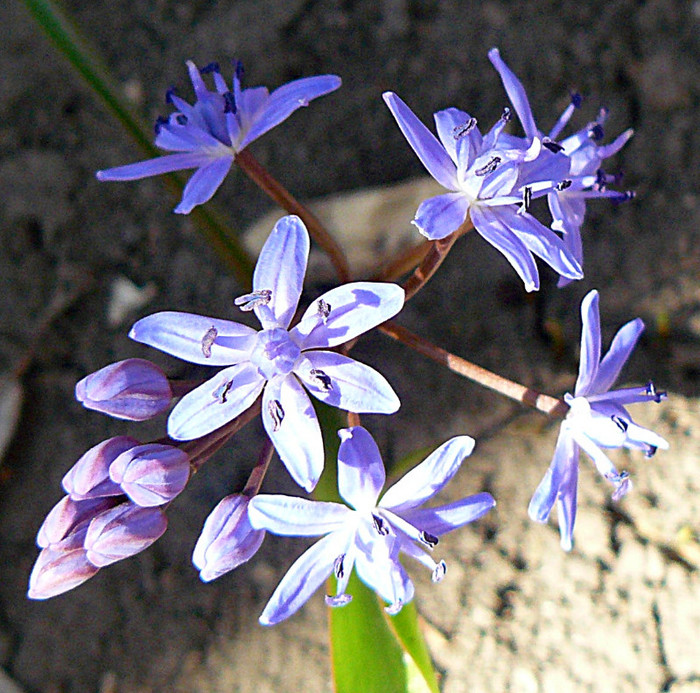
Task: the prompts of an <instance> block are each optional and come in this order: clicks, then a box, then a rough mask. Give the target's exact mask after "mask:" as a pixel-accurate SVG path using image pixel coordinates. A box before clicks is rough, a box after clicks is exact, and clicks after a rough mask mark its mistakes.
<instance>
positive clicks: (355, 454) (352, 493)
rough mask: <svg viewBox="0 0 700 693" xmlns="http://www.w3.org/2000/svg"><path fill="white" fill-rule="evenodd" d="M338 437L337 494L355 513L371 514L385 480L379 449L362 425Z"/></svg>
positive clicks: (344, 431)
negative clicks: (367, 512) (366, 512)
mask: <svg viewBox="0 0 700 693" xmlns="http://www.w3.org/2000/svg"><path fill="white" fill-rule="evenodd" d="M338 435H339V436H340V448H339V450H338V492H339V493H340V496H341V498H342V499H343V500H344V501H345V502H346V503H348V504H349V505H351V506H352V507H353V508H355V509H356V510H370V511H371V509H372V508H374V507H375V506H376V504H377V498H378V497H379V493H380V492H381V490H382V489H383V488H384V482H385V481H386V473H385V471H384V463H383V462H382V457H381V454H380V453H379V448H378V447H377V444H376V443H375V442H374V438H372V436H371V435H370V434H369V433H368V432H367V431H366V430H365V429H364V428H362V427H361V426H353V427H352V428H343V429H341V430H340V431H338Z"/></svg>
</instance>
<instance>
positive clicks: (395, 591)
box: [355, 541, 414, 613]
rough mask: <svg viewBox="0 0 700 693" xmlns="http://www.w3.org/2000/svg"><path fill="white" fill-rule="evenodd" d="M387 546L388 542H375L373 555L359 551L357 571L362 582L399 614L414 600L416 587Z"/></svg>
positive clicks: (372, 546) (356, 563) (356, 564)
mask: <svg viewBox="0 0 700 693" xmlns="http://www.w3.org/2000/svg"><path fill="white" fill-rule="evenodd" d="M387 545H388V542H386V541H375V542H374V543H373V544H372V545H371V553H367V552H365V551H358V553H357V556H356V558H355V569H356V570H357V575H358V577H359V578H360V580H362V582H364V583H365V584H366V585H367V586H368V587H371V588H372V589H373V590H374V591H375V592H377V593H378V594H379V596H380V597H381V598H382V599H384V601H386V602H388V603H389V607H390V609H391V612H392V613H398V612H399V611H400V610H401V607H402V606H403V605H404V604H407V603H408V602H410V601H411V599H413V594H414V587H413V583H412V582H411V580H410V578H409V577H408V574H407V573H406V571H405V570H404V568H403V566H402V565H401V563H399V560H398V558H397V557H395V556H393V555H392V553H391V551H390V550H388V548H387Z"/></svg>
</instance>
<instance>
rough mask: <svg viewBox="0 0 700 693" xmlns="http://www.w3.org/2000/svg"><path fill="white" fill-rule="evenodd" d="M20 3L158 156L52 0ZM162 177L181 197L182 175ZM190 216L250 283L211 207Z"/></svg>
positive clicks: (248, 266)
mask: <svg viewBox="0 0 700 693" xmlns="http://www.w3.org/2000/svg"><path fill="white" fill-rule="evenodd" d="M23 2H24V4H25V6H26V7H27V9H28V10H29V12H30V13H31V15H32V16H33V17H34V19H35V20H36V22H37V24H38V25H39V26H40V27H41V28H42V29H43V31H44V32H45V34H46V35H47V36H48V38H49V39H50V40H51V41H52V42H53V44H54V45H55V46H56V48H58V50H59V51H61V53H63V55H64V56H65V57H66V58H67V59H68V61H69V62H70V63H71V65H72V66H73V67H74V68H75V71H76V72H77V73H78V74H79V75H80V76H81V77H82V78H83V79H84V80H85V81H86V82H87V84H88V85H89V86H90V87H91V88H92V90H93V92H94V93H95V94H97V96H99V97H100V99H101V100H102V102H103V103H104V105H105V106H107V108H108V109H109V111H111V113H112V114H113V115H114V116H115V117H116V118H117V120H119V122H120V123H121V124H122V126H123V127H124V129H125V130H126V131H127V132H128V133H129V135H131V137H132V138H133V139H134V141H135V142H136V144H137V145H138V147H139V149H140V150H141V151H142V152H143V153H144V154H145V155H146V156H148V157H154V156H160V155H161V154H162V152H161V151H160V150H159V149H157V148H156V147H154V146H153V144H151V139H152V137H153V134H152V133H153V129H152V128H151V127H150V126H149V125H147V124H146V123H145V122H144V121H143V119H142V118H141V117H140V116H139V115H138V114H137V113H136V112H135V111H134V109H133V108H132V107H131V105H130V104H129V102H128V101H127V100H126V99H125V98H124V96H123V95H122V90H121V88H120V87H119V86H118V85H117V84H116V82H115V81H114V79H113V77H112V76H111V75H110V73H109V70H108V69H107V68H106V67H105V65H104V63H103V62H102V60H101V59H100V58H99V56H98V54H97V52H96V51H95V50H94V48H93V47H92V46H90V45H89V43H88V42H87V41H86V40H85V38H84V37H82V36H81V35H80V33H79V31H78V30H77V28H76V27H75V25H74V24H73V23H72V22H71V21H70V20H69V18H68V17H66V16H65V15H64V14H63V13H62V12H61V11H60V10H59V8H58V6H57V5H56V4H55V3H53V2H52V0H23ZM164 180H166V181H167V184H168V187H169V188H170V189H171V190H172V191H173V192H174V194H175V196H176V197H180V195H181V194H182V190H183V188H184V182H183V179H182V177H181V176H178V175H177V174H173V173H171V174H168V175H167V176H165V177H164ZM190 217H191V218H192V219H193V220H194V221H195V223H196V225H197V227H198V229H199V231H200V232H201V233H202V234H203V235H204V237H205V238H206V240H207V241H208V242H209V244H210V245H211V246H212V248H213V249H214V251H215V252H216V253H217V254H218V255H219V257H220V258H221V259H222V260H223V261H224V262H226V264H227V265H228V266H229V267H230V269H231V270H232V271H233V273H234V274H235V276H236V278H237V279H238V281H239V282H240V283H241V284H242V285H243V286H248V285H250V283H251V281H252V276H253V262H252V260H251V259H250V257H249V256H248V253H247V252H246V250H245V248H243V246H242V244H241V243H240V241H239V240H238V239H237V238H236V236H235V235H233V234H232V232H231V230H230V229H229V228H228V226H227V224H226V223H225V222H224V221H223V219H222V218H221V216H220V215H219V214H218V213H216V212H214V211H213V210H212V208H211V206H208V207H207V208H206V209H205V208H204V207H202V206H200V207H197V208H196V209H194V210H193V211H192V213H191V214H190Z"/></svg>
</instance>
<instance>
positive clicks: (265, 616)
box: [260, 533, 343, 626]
mask: <svg viewBox="0 0 700 693" xmlns="http://www.w3.org/2000/svg"><path fill="white" fill-rule="evenodd" d="M342 543H343V542H342V537H338V536H336V534H335V533H333V534H329V535H328V536H327V537H323V539H321V540H320V541H318V542H316V543H315V544H314V545H313V546H312V547H311V548H310V549H307V550H306V551H305V552H304V553H303V554H302V555H301V556H300V557H299V558H298V559H297V560H296V561H295V562H294V564H293V565H292V567H291V568H290V569H289V570H288V571H287V574H286V575H285V576H284V577H283V578H282V581H281V582H280V584H279V585H277V589H276V590H275V591H274V593H273V595H272V597H270V601H269V602H268V603H267V606H266V607H265V609H264V610H263V612H262V615H261V616H260V623H261V624H262V625H263V626H272V625H274V624H276V623H279V622H280V621H284V619H286V618H289V617H290V616H291V615H292V614H293V613H295V612H296V611H297V610H298V609H300V608H301V606H302V605H303V604H304V603H305V602H306V601H307V600H308V598H309V597H310V596H311V595H312V594H313V593H314V592H315V591H316V590H317V589H318V588H319V587H320V586H321V584H322V583H323V582H324V581H325V580H326V579H327V578H329V577H330V575H331V573H332V572H333V565H334V563H335V561H336V559H337V558H338V555H339V554H338V546H339V545H340V544H342Z"/></svg>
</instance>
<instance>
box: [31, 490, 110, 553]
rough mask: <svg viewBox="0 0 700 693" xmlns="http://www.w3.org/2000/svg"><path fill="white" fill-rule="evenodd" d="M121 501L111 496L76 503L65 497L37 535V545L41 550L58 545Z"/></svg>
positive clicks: (50, 513) (52, 511)
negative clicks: (77, 529)
mask: <svg viewBox="0 0 700 693" xmlns="http://www.w3.org/2000/svg"><path fill="white" fill-rule="evenodd" d="M119 500H120V498H119V497H115V496H110V497H102V498H89V499H87V500H78V501H76V500H73V499H72V498H71V497H70V496H63V498H61V500H60V501H58V503H56V505H54V506H53V508H51V510H50V511H49V514H48V515H47V516H46V518H45V519H44V521H43V522H42V523H41V527H39V531H38V532H37V535H36V545H37V546H38V547H39V548H40V549H45V548H46V547H47V546H50V545H52V544H57V543H58V542H60V541H62V540H63V539H65V538H66V537H67V536H68V535H69V534H70V533H71V532H73V531H74V530H75V529H76V527H78V526H80V525H82V524H84V523H87V522H89V521H90V520H91V519H92V518H93V517H94V516H95V515H97V514H98V513H100V512H102V511H103V510H107V509H109V508H111V507H113V506H114V505H116V504H117V503H119Z"/></svg>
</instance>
